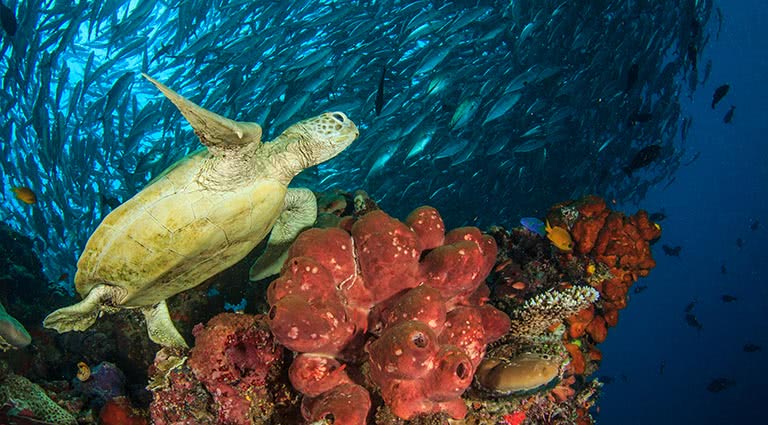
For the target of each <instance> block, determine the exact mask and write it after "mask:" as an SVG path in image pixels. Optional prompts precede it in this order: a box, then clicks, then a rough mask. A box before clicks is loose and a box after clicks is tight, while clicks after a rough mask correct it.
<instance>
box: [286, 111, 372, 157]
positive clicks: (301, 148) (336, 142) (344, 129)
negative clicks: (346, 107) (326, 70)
mask: <svg viewBox="0 0 768 425" xmlns="http://www.w3.org/2000/svg"><path fill="white" fill-rule="evenodd" d="M359 135H360V132H359V131H358V130H357V126H356V125H355V123H353V122H352V120H350V119H349V118H347V116H346V115H344V114H343V113H341V112H326V113H324V114H322V115H319V116H316V117H314V118H309V119H306V120H304V121H301V122H299V123H296V124H294V125H292V126H290V127H288V129H286V130H285V131H284V132H283V134H281V135H280V138H281V139H282V138H285V139H287V140H288V141H289V143H290V147H289V148H288V149H289V150H292V151H294V152H295V153H297V154H298V155H299V156H300V157H301V158H302V161H301V162H303V164H302V167H303V168H306V167H311V166H313V165H317V164H319V163H321V162H325V161H327V160H329V159H331V158H333V157H334V156H336V155H338V154H339V153H340V152H341V151H343V150H344V149H346V148H347V146H349V145H351V144H352V142H353V141H354V140H355V139H356V138H357V136H359Z"/></svg>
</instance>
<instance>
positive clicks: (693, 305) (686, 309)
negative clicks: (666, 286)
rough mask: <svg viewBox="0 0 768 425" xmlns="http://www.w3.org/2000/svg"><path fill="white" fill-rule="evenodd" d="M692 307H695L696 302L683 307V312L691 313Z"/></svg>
mask: <svg viewBox="0 0 768 425" xmlns="http://www.w3.org/2000/svg"><path fill="white" fill-rule="evenodd" d="M694 307H696V301H691V302H689V303H688V305H687V306H685V312H686V313H690V312H691V311H693V308H694Z"/></svg>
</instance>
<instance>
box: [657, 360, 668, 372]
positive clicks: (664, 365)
mask: <svg viewBox="0 0 768 425" xmlns="http://www.w3.org/2000/svg"><path fill="white" fill-rule="evenodd" d="M666 366H667V365H666V364H665V363H664V361H663V360H662V362H661V363H659V375H663V374H664V368H665V367H666Z"/></svg>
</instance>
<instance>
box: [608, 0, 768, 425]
mask: <svg viewBox="0 0 768 425" xmlns="http://www.w3.org/2000/svg"><path fill="white" fill-rule="evenodd" d="M719 6H720V7H721V8H722V10H723V12H724V15H725V24H724V29H723V33H722V35H721V37H720V40H719V41H714V40H713V41H712V42H711V44H710V46H709V47H708V50H707V52H708V55H709V56H710V57H711V59H712V60H713V71H712V77H711V79H710V81H709V83H708V84H707V85H706V86H705V87H704V88H703V89H701V90H700V91H699V92H697V93H696V95H695V96H694V98H693V100H692V101H690V102H684V106H685V108H686V109H687V110H689V111H690V112H691V113H692V114H693V116H694V126H693V129H692V134H691V136H690V137H691V139H692V140H693V143H694V144H695V146H696V150H699V151H701V158H700V159H699V160H698V161H697V162H695V163H694V164H692V165H691V166H688V167H682V168H681V169H680V171H679V172H678V173H677V180H676V181H675V182H674V183H673V184H672V185H671V186H670V187H669V188H668V189H666V190H660V189H654V190H651V191H650V192H649V194H648V197H647V198H646V199H645V200H644V201H643V202H642V203H641V206H642V207H643V208H646V209H649V210H651V211H654V210H657V209H660V208H664V209H665V210H666V212H667V215H668V218H667V219H666V220H665V221H664V222H663V226H664V234H663V236H662V240H661V241H660V242H659V243H658V244H656V246H655V248H654V249H655V251H654V254H655V258H656V260H657V264H658V265H657V267H656V268H655V269H654V270H653V272H652V273H651V275H650V276H649V277H648V278H645V279H641V280H640V281H639V282H638V284H647V285H648V287H649V288H648V290H646V291H645V292H643V293H641V294H637V295H633V296H632V299H631V301H630V303H629V307H628V308H627V309H626V310H625V311H623V312H622V316H621V318H620V323H619V325H618V327H617V328H616V329H615V330H613V332H611V333H610V334H609V338H608V340H607V341H606V343H605V344H604V345H603V350H604V355H605V356H604V362H603V366H602V369H601V372H602V373H604V374H607V375H612V376H615V377H616V381H615V383H614V384H612V385H607V386H606V387H605V391H604V393H603V402H602V406H601V413H600V419H599V422H600V423H605V424H747V423H750V424H752V423H764V421H765V407H764V406H765V405H764V403H765V398H766V396H768V388H767V387H766V385H765V383H764V382H763V379H765V378H764V377H765V366H766V364H768V325H767V324H766V312H768V279H766V274H765V272H764V270H763V269H762V267H764V266H765V264H766V263H767V262H768V254H767V253H766V249H765V248H766V246H768V227H766V226H765V224H766V221H767V220H768V188H767V187H766V182H768V165H767V160H768V144H766V139H765V135H766V133H767V132H768V108H766V95H768V90H766V79H765V76H766V74H767V73H768V58H766V56H765V52H766V51H768V50H767V49H768V34H767V31H766V25H767V24H768V8H767V7H766V4H765V3H764V2H760V1H756V0H748V1H740V2H719ZM726 82H727V83H730V84H731V92H730V93H729V94H728V97H727V99H725V100H724V101H723V103H721V104H720V105H718V108H717V110H716V111H714V112H713V111H712V110H711V108H710V101H711V95H712V91H713V90H714V89H715V87H716V86H717V85H719V84H722V83H726ZM731 104H732V105H736V107H737V109H736V112H735V114H734V121H733V124H732V125H725V124H723V122H722V118H723V115H724V113H725V111H726V110H727V109H728V107H730V105H731ZM754 219H757V220H759V221H760V228H759V229H758V230H756V231H752V230H750V224H751V222H752V221H751V220H754ZM737 238H742V239H743V241H744V244H743V248H741V249H739V248H738V247H737V246H736V239H737ZM662 243H667V244H669V245H681V246H683V249H682V251H681V254H680V257H679V258H675V257H668V256H665V255H663V253H662V252H661V246H660V245H661V244H662ZM722 264H725V266H726V270H727V274H721V270H720V267H721V265H722ZM723 294H730V295H733V296H736V297H738V300H737V301H735V302H733V303H729V304H727V303H724V302H723V301H721V299H720V297H721V295H723ZM693 300H696V301H697V304H696V306H695V307H694V312H695V314H696V316H697V318H698V319H699V320H700V322H701V323H702V324H703V330H702V331H701V332H698V331H697V330H696V329H694V328H691V327H689V326H687V325H686V323H685V321H684V315H685V313H684V311H683V310H684V309H685V307H686V305H687V304H688V303H689V302H691V301H693ZM747 342H751V343H754V344H757V345H761V346H762V347H763V350H762V351H758V352H754V353H745V352H743V351H742V346H743V345H744V344H745V343H747ZM662 361H663V362H665V365H666V367H665V369H664V374H663V375H660V374H659V364H660V362H662ZM622 374H624V375H626V377H627V382H622V379H621V378H620V375H622ZM717 377H726V378H729V379H733V380H734V381H735V382H736V383H735V385H733V386H732V387H730V388H728V389H725V390H724V391H721V392H719V393H711V392H708V391H707V390H706V386H707V385H708V384H709V382H710V381H711V380H712V379H713V378H717Z"/></svg>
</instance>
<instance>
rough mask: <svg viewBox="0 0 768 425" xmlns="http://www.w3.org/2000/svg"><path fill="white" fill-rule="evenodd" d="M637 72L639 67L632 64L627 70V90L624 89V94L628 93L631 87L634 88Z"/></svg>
mask: <svg viewBox="0 0 768 425" xmlns="http://www.w3.org/2000/svg"><path fill="white" fill-rule="evenodd" d="M639 72H640V66H639V65H638V64H636V63H633V64H632V66H630V67H629V70H628V71H627V88H626V89H624V93H628V92H629V91H630V90H632V88H633V87H635V84H636V83H637V77H638V75H639Z"/></svg>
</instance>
